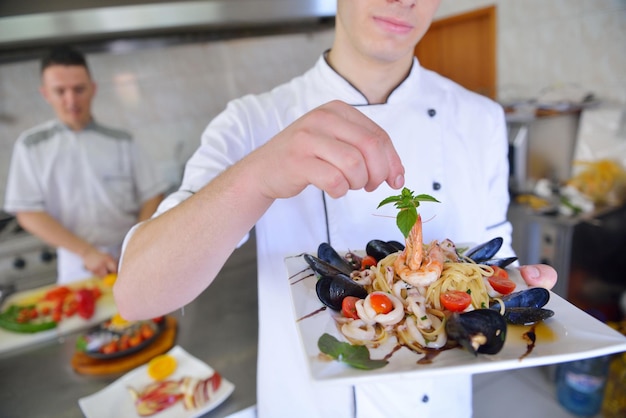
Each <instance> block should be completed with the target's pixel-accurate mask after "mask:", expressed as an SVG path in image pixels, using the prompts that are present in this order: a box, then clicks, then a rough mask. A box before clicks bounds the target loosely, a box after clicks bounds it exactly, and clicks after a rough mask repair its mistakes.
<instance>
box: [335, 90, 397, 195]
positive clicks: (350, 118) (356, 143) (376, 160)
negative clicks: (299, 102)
mask: <svg viewBox="0 0 626 418" xmlns="http://www.w3.org/2000/svg"><path fill="white" fill-rule="evenodd" d="M326 106H327V107H328V109H330V111H331V112H336V114H338V115H339V118H338V119H339V120H337V121H334V120H330V121H329V124H328V126H330V127H331V128H332V134H333V135H334V137H335V138H336V139H338V140H339V141H342V142H345V143H347V144H350V145H351V146H353V147H355V148H356V149H358V150H359V152H360V153H361V155H362V156H363V159H364V161H365V166H366V168H367V174H368V177H367V183H366V184H365V185H364V186H363V188H364V189H365V190H367V191H372V190H374V189H376V188H377V187H378V186H379V185H380V184H381V183H382V182H383V181H385V182H387V184H389V186H390V187H392V188H394V189H397V188H400V187H402V186H403V185H404V166H403V165H402V161H401V160H400V156H399V155H398V153H397V151H396V149H395V148H394V146H393V143H392V142H391V138H389V135H388V134H387V132H385V130H384V129H382V128H381V127H380V126H379V125H377V124H376V123H375V122H374V121H372V120H371V119H370V118H368V117H367V116H365V115H364V114H363V113H361V112H360V111H358V110H357V109H355V108H354V107H352V106H350V105H347V104H345V103H343V102H339V101H334V102H330V103H328V104H327V105H326ZM331 117H332V116H331ZM344 121H345V122H344ZM333 122H334V123H333ZM351 162H352V160H347V161H346V162H344V163H343V165H342V166H340V167H344V168H345V169H350V163H351ZM358 188H361V187H358Z"/></svg>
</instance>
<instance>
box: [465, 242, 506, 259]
mask: <svg viewBox="0 0 626 418" xmlns="http://www.w3.org/2000/svg"><path fill="white" fill-rule="evenodd" d="M503 242H504V240H503V239H502V237H496V238H493V239H491V240H489V241H487V242H485V243H483V244H480V245H477V246H476V247H474V248H472V249H470V250H468V251H467V252H466V253H465V256H466V257H469V258H471V259H472V260H474V261H475V262H477V263H482V262H484V261H487V260H489V259H491V258H493V256H494V255H496V253H497V252H498V251H500V248H502V243H503Z"/></svg>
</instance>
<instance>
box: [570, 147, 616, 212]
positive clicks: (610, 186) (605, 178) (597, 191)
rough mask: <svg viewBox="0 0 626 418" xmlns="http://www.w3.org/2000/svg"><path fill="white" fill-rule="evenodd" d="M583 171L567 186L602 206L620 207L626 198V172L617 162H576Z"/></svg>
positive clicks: (607, 160)
mask: <svg viewBox="0 0 626 418" xmlns="http://www.w3.org/2000/svg"><path fill="white" fill-rule="evenodd" d="M575 164H576V165H578V166H581V167H582V170H581V171H580V172H579V173H578V174H577V175H575V176H574V177H572V178H571V179H570V180H569V181H568V182H567V184H568V185H570V186H573V187H575V188H576V189H578V190H579V191H580V192H581V193H582V194H584V195H585V196H587V197H588V198H590V199H591V200H592V201H593V202H594V203H596V204H600V205H611V206H613V205H620V204H622V203H623V202H624V200H625V198H626V170H624V168H623V167H622V166H621V164H620V163H619V162H617V161H612V160H609V159H604V160H598V161H575Z"/></svg>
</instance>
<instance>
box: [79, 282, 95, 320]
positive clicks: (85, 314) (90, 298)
mask: <svg viewBox="0 0 626 418" xmlns="http://www.w3.org/2000/svg"><path fill="white" fill-rule="evenodd" d="M76 300H77V302H78V306H77V312H78V315H80V317H81V318H84V319H89V318H91V317H92V316H93V314H94V312H95V311H96V299H95V298H94V294H93V293H92V291H91V290H89V289H84V288H83V289H79V290H78V291H77V292H76Z"/></svg>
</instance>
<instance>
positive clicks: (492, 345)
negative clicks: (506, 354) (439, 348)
mask: <svg viewBox="0 0 626 418" xmlns="http://www.w3.org/2000/svg"><path fill="white" fill-rule="evenodd" d="M446 334H447V335H448V339H450V340H453V341H456V342H457V343H459V344H460V345H461V346H462V347H464V348H465V349H466V350H467V351H469V352H470V353H472V354H474V355H478V353H483V354H496V353H498V352H500V350H501V349H502V347H503V346H504V341H505V340H506V321H505V319H504V318H503V317H502V315H500V314H499V313H498V312H496V311H493V310H491V309H476V310H474V311H469V312H463V313H456V312H455V313H453V314H452V315H451V316H450V317H449V318H448V320H447V321H446Z"/></svg>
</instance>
